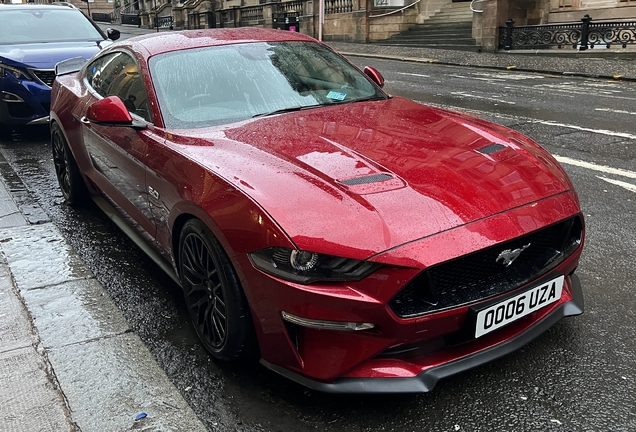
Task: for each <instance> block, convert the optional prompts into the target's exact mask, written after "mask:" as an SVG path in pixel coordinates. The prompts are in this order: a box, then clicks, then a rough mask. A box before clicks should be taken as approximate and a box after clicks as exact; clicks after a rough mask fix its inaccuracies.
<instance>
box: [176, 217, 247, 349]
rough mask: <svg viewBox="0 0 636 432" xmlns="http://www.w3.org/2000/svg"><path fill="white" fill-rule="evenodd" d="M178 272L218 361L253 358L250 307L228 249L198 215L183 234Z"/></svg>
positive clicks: (194, 319) (194, 315)
mask: <svg viewBox="0 0 636 432" xmlns="http://www.w3.org/2000/svg"><path fill="white" fill-rule="evenodd" d="M179 264H180V269H179V274H180V278H181V284H182V286H183V291H184V294H185V300H186V305H187V306H188V311H189V312H190V319H191V320H192V324H193V326H194V328H195V330H196V332H197V334H198V335H199V338H200V339H201V342H202V343H203V345H204V346H205V348H206V349H207V350H208V351H209V352H210V353H211V354H212V355H213V356H214V357H215V358H216V359H218V360H223V361H230V360H234V359H245V358H250V357H251V356H252V354H253V353H254V350H255V345H256V344H255V339H254V330H253V325H252V319H251V315H250V310H249V307H248V305H247V300H246V299H245V295H244V293H243V290H242V288H241V286H240V284H239V282H238V277H237V276H236V273H235V271H234V268H233V267H232V264H231V263H230V260H229V258H228V257H227V255H226V254H225V251H224V250H223V248H222V247H221V245H220V244H219V242H218V240H217V239H216V238H215V237H214V235H213V234H212V232H211V231H210V230H209V228H208V227H207V226H206V225H205V224H203V222H201V221H200V220H198V219H190V220H189V221H188V222H186V223H185V225H184V226H183V229H182V231H181V236H180V239H179Z"/></svg>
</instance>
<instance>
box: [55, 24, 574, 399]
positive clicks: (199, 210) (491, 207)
mask: <svg viewBox="0 0 636 432" xmlns="http://www.w3.org/2000/svg"><path fill="white" fill-rule="evenodd" d="M383 82H384V79H383V78H382V75H381V74H380V72H378V71H377V70H376V69H374V68H371V67H367V68H365V69H364V71H361V70H359V69H358V68H356V67H355V66H353V65H352V64H351V63H350V62H348V60H346V59H345V58H344V57H342V56H340V55H339V54H337V53H336V52H334V51H333V50H331V49H330V48H329V47H327V46H325V45H323V44H321V43H319V42H318V41H316V40H314V39H312V38H310V37H308V36H305V35H302V34H299V33H294V32H284V31H278V30H265V29H255V28H250V29H247V28H237V29H214V30H196V31H195V30H193V31H182V32H171V33H169V34H167V33H162V34H157V35H146V36H140V37H136V38H133V39H129V40H126V41H124V42H120V43H118V44H115V45H113V46H111V47H108V48H106V49H104V50H103V51H102V52H100V53H99V54H98V55H97V56H95V57H94V58H93V59H91V60H90V61H88V62H87V63H86V64H84V65H81V64H78V63H77V62H73V61H67V62H63V63H61V64H59V65H58V66H57V77H56V80H55V83H54V85H53V95H52V108H51V141H52V150H53V157H54V161H55V169H56V174H57V178H58V180H59V183H60V187H61V189H62V192H63V195H64V197H65V198H66V200H67V202H68V203H69V204H81V203H82V202H83V201H84V200H86V199H87V194H90V195H92V196H93V199H94V200H95V201H96V202H97V203H98V204H99V205H100V206H102V207H103V208H104V209H105V210H106V211H107V214H109V215H110V216H111V217H112V218H113V220H115V221H116V222H118V223H119V224H120V226H122V227H124V228H125V230H126V232H128V233H131V234H130V235H131V236H133V237H134V238H136V239H137V240H138V241H139V240H140V239H142V238H144V239H146V240H149V241H150V242H151V244H152V245H154V249H152V248H150V247H149V246H148V243H147V242H146V243H144V242H140V243H139V244H142V245H146V246H145V248H146V249H147V250H149V251H150V253H151V255H152V256H154V258H155V259H156V260H157V262H159V263H160V264H161V265H162V266H163V267H164V268H165V269H166V270H167V271H168V272H169V274H170V275H172V277H173V278H174V279H175V280H177V281H178V282H179V283H180V285H181V286H182V288H183V290H184V293H185V302H186V305H187V307H188V309H189V311H190V315H191V319H192V323H193V325H194V327H195V329H196V331H197V333H198V335H199V336H200V338H201V341H202V343H203V345H204V346H205V347H206V348H207V349H208V350H209V352H210V353H211V354H212V356H214V357H215V358H216V359H218V360H222V361H231V360H235V359H240V358H245V357H248V358H249V357H250V356H258V357H259V358H260V361H261V363H262V364H263V365H265V366H266V367H268V368H270V369H271V370H273V371H275V372H277V373H279V374H281V375H284V376H286V377H288V378H290V379H292V380H294V381H297V382H298V383H301V384H303V385H305V386H307V387H310V388H313V389H317V390H321V391H326V392H341V393H347V392H375V393H392V392H425V391H429V390H431V389H432V388H433V386H434V385H435V384H436V382H437V381H438V380H439V379H440V378H443V377H445V376H448V375H450V374H455V373H457V372H460V371H464V370H466V369H469V368H472V367H475V366H478V365H480V364H483V363H485V362H488V361H491V360H493V359H495V358H497V357H500V356H502V355H505V354H507V353H509V352H511V351H513V350H515V349H517V348H519V347H521V346H523V345H524V344H526V343H527V342H529V341H530V340H532V339H534V338H535V337H537V336H538V335H539V334H541V333H542V332H543V331H545V330H546V329H548V328H549V327H550V326H552V325H553V324H554V323H556V322H557V321H559V320H560V319H561V318H563V317H565V316H571V315H578V314H580V313H582V312H583V296H582V290H581V285H580V282H579V279H578V278H577V276H576V275H575V274H574V271H575V269H576V268H577V265H578V262H579V257H580V254H581V250H582V247H583V243H584V220H583V215H582V214H581V210H580V208H579V201H578V198H577V195H576V192H575V190H574V187H573V185H572V183H571V182H570V180H569V179H568V176H567V175H566V174H565V172H564V171H563V169H562V167H561V166H560V165H559V164H558V163H557V162H556V160H555V159H554V158H553V157H552V156H550V154H548V152H547V151H545V150H544V149H543V148H541V147H540V146H539V145H538V144H536V143H534V142H533V141H532V140H530V139H529V138H527V137H525V136H523V135H521V134H519V133H517V132H514V131H512V130H509V129H507V128H504V127H502V126H498V125H495V124H492V123H488V122H486V121H484V120H480V119H477V118H474V117H470V116H467V115H464V114H460V113H456V112H450V111H445V110H441V109H437V108H433V107H429V106H425V105H421V104H418V103H415V102H412V101H410V100H406V99H404V98H400V97H394V96H391V95H389V94H387V93H385V92H384V91H383V90H382V86H383ZM115 209H117V210H115Z"/></svg>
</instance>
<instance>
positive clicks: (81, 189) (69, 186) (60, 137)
mask: <svg viewBox="0 0 636 432" xmlns="http://www.w3.org/2000/svg"><path fill="white" fill-rule="evenodd" d="M51 147H52V150H53V164H54V165H55V175H56V176H57V181H58V183H59V184H60V189H61V190H62V195H63V196H64V199H65V200H66V202H67V203H68V204H70V205H79V204H81V203H82V202H83V201H84V199H85V197H86V195H87V190H86V185H85V184H84V180H83V179H82V176H81V175H80V173H79V168H78V167H77V163H76V162H75V158H74V157H73V154H72V153H71V150H70V149H69V148H68V144H67V142H66V139H65V138H64V134H63V133H62V130H61V129H60V126H59V125H58V124H57V123H53V124H52V125H51Z"/></svg>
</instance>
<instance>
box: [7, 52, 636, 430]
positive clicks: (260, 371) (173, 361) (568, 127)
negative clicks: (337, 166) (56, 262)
mask: <svg viewBox="0 0 636 432" xmlns="http://www.w3.org/2000/svg"><path fill="white" fill-rule="evenodd" d="M354 60H355V61H356V62H357V63H360V64H363V65H364V64H371V65H373V66H376V67H378V68H379V69H380V70H381V72H382V73H383V74H384V76H385V78H386V79H387V84H386V86H385V89H386V90H388V91H389V92H390V93H393V94H400V95H404V96H407V97H410V98H412V99H415V100H418V101H421V102H429V103H433V104H435V105H438V106H441V107H444V108H454V109H462V110H465V111H467V112H473V113H476V114H477V115H479V116H481V117H483V118H486V119H488V120H492V121H495V122H498V123H500V124H504V125H507V126H509V127H512V128H514V129H517V130H520V131H522V132H524V133H526V134H528V135H529V136H531V137H532V138H534V139H536V140H537V141H539V142H540V143H541V144H543V145H545V146H546V147H547V148H548V150H550V151H551V152H552V153H554V154H557V155H559V156H561V157H568V158H570V159H569V160H568V161H576V163H574V162H568V163H567V164H565V168H566V170H567V171H568V172H569V174H570V175H571V177H572V179H573V181H574V183H575V185H576V187H577V190H578V192H579V195H580V198H581V202H582V207H583V211H584V213H585V216H586V223H587V230H588V231H587V233H588V237H587V247H586V250H585V251H584V256H583V259H582V261H581V265H580V268H579V270H578V274H579V276H580V278H581V281H582V284H583V289H584V294H585V301H586V312H585V314H584V315H582V316H580V317H577V318H570V319H566V320H564V321H561V322H560V323H559V324H557V325H556V326H555V327H553V328H552V329H551V330H549V331H548V332H547V333H545V334H544V335H543V336H541V337H540V338H538V339H537V340H535V341H534V342H532V343H531V344H529V345H527V346H526V347H524V348H523V349H521V350H519V351H517V352H515V353H513V354H511V355H508V356H506V357H504V358H503V359H500V360H497V361H495V362H492V363H491V364H489V365H486V366H482V367H479V368H477V369H475V370H473V371H470V372H467V373H464V374H461V375H459V376H455V377H452V378H449V379H445V380H443V381H441V382H440V383H439V384H438V385H437V387H436V388H435V389H434V390H433V392H432V393H429V394H423V395H398V396H390V397H389V396H360V395H351V396H341V395H338V396H334V395H326V394H321V393H317V392H313V391H308V390H306V389H305V388H303V387H300V386H298V385H296V384H293V383H291V382H289V381H287V380H285V379H283V378H280V377H278V376H277V375H275V374H274V373H272V372H269V371H267V370H266V369H264V368H263V367H261V366H259V365H258V364H237V365H231V366H228V365H223V364H219V363H216V362H214V361H212V360H211V359H210V358H209V357H208V356H207V354H206V353H205V351H204V350H203V348H202V347H201V345H200V344H199V342H198V340H197V337H196V334H195V332H194V331H193V330H192V329H191V326H190V323H189V322H188V319H187V311H186V310H185V306H184V302H183V299H182V295H181V293H180V291H179V288H178V287H177V286H176V285H175V284H174V283H172V282H171V281H170V279H169V278H167V277H166V276H165V275H164V274H163V273H162V271H161V270H160V269H159V268H158V267H157V266H156V265H155V264H154V263H153V262H152V261H151V260H150V259H148V258H147V257H146V256H145V255H144V254H143V252H141V251H140V250H139V249H138V248H137V247H136V246H135V245H134V244H133V243H132V242H131V241H129V240H128V239H127V238H126V237H125V236H124V234H122V233H121V231H120V230H119V229H118V228H117V227H115V226H114V225H113V224H112V223H111V222H110V220H108V219H107V218H106V216H105V215H104V214H103V213H102V212H101V211H100V210H99V209H98V208H97V207H96V206H95V205H87V206H86V207H85V208H83V209H80V210H75V209H73V208H70V207H68V206H66V205H64V204H63V200H62V196H61V193H60V192H59V190H58V186H57V181H56V179H55V176H54V172H53V162H52V159H51V155H50V143H49V139H48V131H47V129H46V128H43V129H32V130H28V131H21V132H20V133H19V134H17V135H14V140H13V141H11V142H7V141H2V142H0V153H1V154H2V155H3V156H4V158H6V161H7V162H8V164H9V165H10V167H11V169H13V170H15V172H16V173H17V174H18V176H19V180H21V182H22V183H23V184H24V185H25V186H26V189H27V190H28V192H29V194H28V195H26V197H24V199H25V200H28V199H35V200H37V202H38V203H39V205H40V207H41V208H43V209H44V211H45V212H46V214H47V215H48V217H49V218H50V219H51V220H52V221H53V222H54V223H55V225H56V226H57V227H58V228H59V229H60V231H62V232H63V234H64V235H65V236H66V237H67V239H68V241H69V243H70V244H71V246H72V247H73V248H74V249H75V250H76V251H77V252H78V254H79V255H80V256H81V258H82V259H83V260H84V261H85V262H86V264H87V266H88V267H89V269H90V270H91V271H92V272H93V273H94V274H95V276H96V278H97V279H98V280H99V282H101V284H102V285H103V286H104V288H105V289H106V290H107V291H108V293H109V295H110V296H111V297H112V299H113V301H114V302H115V304H116V305H117V306H118V307H119V308H120V309H121V310H122V312H123V314H124V316H125V318H126V319H127V320H128V322H129V324H130V326H131V328H132V329H133V331H134V332H135V333H136V334H138V335H139V336H140V337H141V339H142V340H143V341H144V343H145V344H146V345H147V346H148V348H149V349H150V351H151V352H152V354H153V355H154V356H155V358H156V359H157V361H158V362H159V364H160V366H161V367H162V368H164V370H165V371H166V374H167V375H168V377H169V378H170V379H171V380H172V381H173V382H174V383H175V385H176V386H177V388H178V389H179V390H180V391H181V393H182V394H183V396H184V398H185V399H186V400H187V401H188V403H189V404H190V405H191V406H192V408H193V409H194V411H195V412H196V414H197V415H198V416H199V418H200V419H201V420H202V421H203V422H204V424H205V425H206V426H207V427H208V428H209V429H210V430H220V431H225V430H240V431H242V430H245V431H260V430H267V431H298V430H320V431H323V430H324V431H367V430H368V431H376V430H387V431H393V430H395V431H421V430H427V431H456V430H463V431H475V430H488V431H511V430H515V431H516V430H556V431H574V430H613V431H618V430H621V431H623V430H624V431H629V430H636V398H634V394H636V384H635V382H636V372H634V371H635V370H636V328H635V326H634V324H633V323H634V322H635V320H634V315H635V312H634V310H635V308H634V306H635V303H636V302H635V301H634V295H633V292H634V289H635V288H636V286H635V283H634V280H636V271H635V270H634V264H635V262H636V257H635V254H636V252H635V250H636V234H635V232H634V231H635V230H634V228H633V227H634V226H636V211H635V207H634V201H635V200H636V193H635V192H636V177H629V174H627V175H624V174H621V173H622V171H612V170H611V169H608V168H612V169H622V170H628V171H626V172H627V173H629V172H632V173H633V172H634V171H636V127H635V126H634V119H635V116H636V114H634V113H636V97H635V96H636V85H634V84H630V83H614V82H612V83H609V82H604V81H596V80H582V79H563V78H553V77H546V76H539V75H531V74H516V73H510V74H505V73H502V72H500V71H499V72H494V71H487V70H477V69H466V68H451V67H442V66H429V65H413V64H408V63H400V62H387V61H380V60H377V59H374V60H370V59H369V60H366V61H365V60H364V59H359V58H358V59H354ZM579 162H581V163H579ZM586 164H587V165H586ZM599 167H600V168H599ZM11 169H7V167H6V164H5V165H3V164H2V163H0V174H1V175H5V176H10V175H11V174H12V173H11ZM17 183H19V182H17ZM628 185H632V186H633V187H634V189H632V190H630V189H629V187H628ZM12 189H14V190H18V189H19V187H17V186H16V187H15V188H12Z"/></svg>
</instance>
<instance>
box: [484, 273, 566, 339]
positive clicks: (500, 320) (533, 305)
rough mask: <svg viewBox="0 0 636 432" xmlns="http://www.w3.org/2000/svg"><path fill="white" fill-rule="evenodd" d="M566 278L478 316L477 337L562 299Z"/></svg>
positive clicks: (490, 308) (522, 294)
mask: <svg viewBox="0 0 636 432" xmlns="http://www.w3.org/2000/svg"><path fill="white" fill-rule="evenodd" d="M564 279H565V277H564V276H559V277H558V278H556V279H552V280H551V281H549V282H546V283H544V284H541V285H539V286H536V287H534V288H532V289H529V290H528V291H525V292H523V293H521V294H519V295H517V296H515V297H512V298H509V299H507V300H504V301H502V302H500V303H497V304H496V305H494V306H490V307H489V308H488V309H484V310H482V311H480V312H479V313H478V314H477V327H476V328H475V337H476V338H478V337H479V336H483V335H485V334H487V333H490V332H491V331H494V330H497V329H498V328H501V327H503V326H505V325H507V324H510V323H511V322H513V321H516V320H518V319H519V318H522V317H524V316H526V315H528V314H531V313H532V312H535V311H537V310H539V309H541V308H543V307H545V306H547V305H549V304H551V303H554V302H556V301H558V300H559V299H560V298H561V291H562V290H563V280H564Z"/></svg>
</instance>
